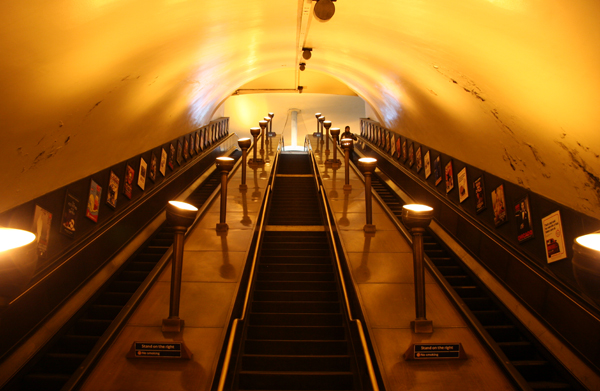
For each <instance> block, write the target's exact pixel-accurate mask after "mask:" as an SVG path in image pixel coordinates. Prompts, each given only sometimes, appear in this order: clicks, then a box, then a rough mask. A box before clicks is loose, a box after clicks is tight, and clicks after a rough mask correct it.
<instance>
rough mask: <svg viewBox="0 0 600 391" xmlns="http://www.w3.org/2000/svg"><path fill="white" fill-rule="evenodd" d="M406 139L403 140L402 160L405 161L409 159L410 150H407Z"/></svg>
mask: <svg viewBox="0 0 600 391" xmlns="http://www.w3.org/2000/svg"><path fill="white" fill-rule="evenodd" d="M406 143H407V141H406V139H404V140H403V141H402V161H403V162H405V161H406V159H408V151H407V150H406Z"/></svg>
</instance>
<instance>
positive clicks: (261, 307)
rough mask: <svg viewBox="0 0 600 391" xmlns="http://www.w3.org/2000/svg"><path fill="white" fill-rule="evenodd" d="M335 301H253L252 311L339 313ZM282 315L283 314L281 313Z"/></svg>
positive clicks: (338, 306)
mask: <svg viewBox="0 0 600 391" xmlns="http://www.w3.org/2000/svg"><path fill="white" fill-rule="evenodd" d="M340 311H341V309H340V303H339V302H337V301H255V302H253V303H252V312H253V313H270V314H278V313H279V314H283V313H297V314H339V313H340ZM282 316H283V315H282Z"/></svg>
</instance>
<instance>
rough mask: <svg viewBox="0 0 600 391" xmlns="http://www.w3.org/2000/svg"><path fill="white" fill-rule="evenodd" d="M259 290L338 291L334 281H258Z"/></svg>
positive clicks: (257, 287)
mask: <svg viewBox="0 0 600 391" xmlns="http://www.w3.org/2000/svg"><path fill="white" fill-rule="evenodd" d="M255 286H256V288H255V289H259V290H269V291H270V290H276V291H285V290H289V291H337V286H336V284H335V282H334V281H256V284H255Z"/></svg>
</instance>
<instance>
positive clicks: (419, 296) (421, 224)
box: [402, 204, 433, 334]
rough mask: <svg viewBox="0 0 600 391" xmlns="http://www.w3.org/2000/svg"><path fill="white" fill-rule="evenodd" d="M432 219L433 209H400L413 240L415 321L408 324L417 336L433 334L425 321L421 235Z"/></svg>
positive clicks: (409, 206)
mask: <svg viewBox="0 0 600 391" xmlns="http://www.w3.org/2000/svg"><path fill="white" fill-rule="evenodd" d="M432 218H433V208H431V207H429V206H426V205H419V204H409V205H404V206H403V207H402V223H403V224H404V225H405V226H406V227H407V228H408V229H409V230H410V233H411V235H412V240H413V243H412V246H413V267H414V275H415V312H416V319H415V320H414V321H412V322H410V327H411V328H412V329H413V332H415V333H417V334H431V333H433V322H432V321H430V320H427V314H426V308H425V268H424V263H423V257H424V250H423V234H424V233H425V228H427V227H428V226H429V223H430V222H431V219H432Z"/></svg>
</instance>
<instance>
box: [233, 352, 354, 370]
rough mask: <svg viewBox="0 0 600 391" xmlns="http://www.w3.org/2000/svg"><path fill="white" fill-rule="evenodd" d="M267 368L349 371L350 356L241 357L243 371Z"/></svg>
mask: <svg viewBox="0 0 600 391" xmlns="http://www.w3.org/2000/svg"><path fill="white" fill-rule="evenodd" d="M264 368H269V370H270V371H293V372H307V371H309V372H342V371H343V372H350V371H351V362H350V356H348V355H344V356H330V355H328V356H317V357H315V356H270V355H244V356H243V357H242V370H243V371H260V370H263V369H264Z"/></svg>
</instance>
